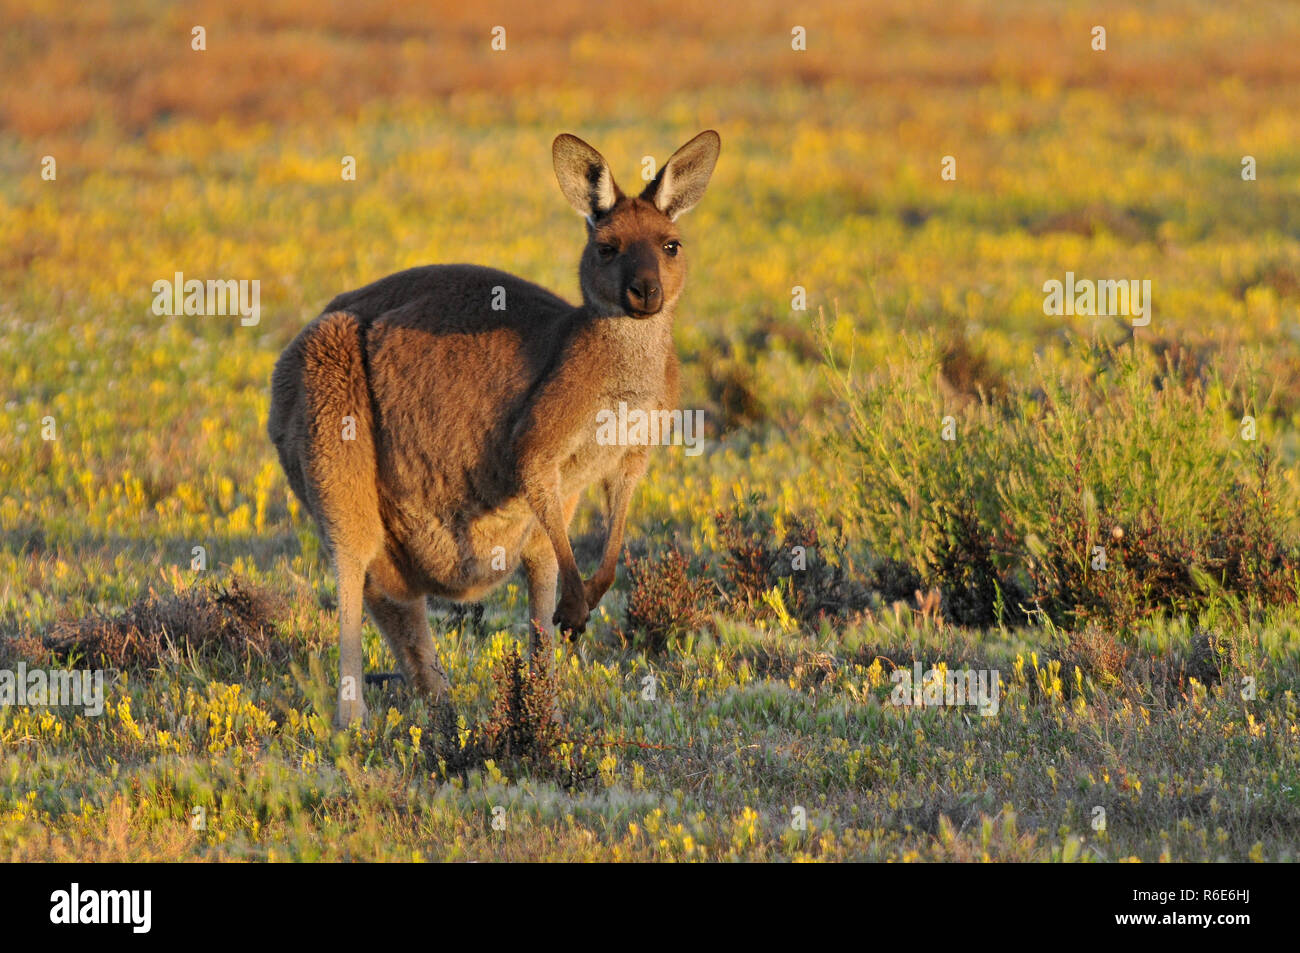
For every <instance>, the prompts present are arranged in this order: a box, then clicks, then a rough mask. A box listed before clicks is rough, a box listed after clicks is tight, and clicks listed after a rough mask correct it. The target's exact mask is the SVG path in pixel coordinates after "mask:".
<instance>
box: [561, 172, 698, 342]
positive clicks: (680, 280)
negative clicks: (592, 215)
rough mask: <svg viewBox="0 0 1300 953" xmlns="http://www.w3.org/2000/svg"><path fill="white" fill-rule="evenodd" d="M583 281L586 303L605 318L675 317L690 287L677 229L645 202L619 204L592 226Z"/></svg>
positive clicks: (632, 200) (666, 217) (581, 276)
mask: <svg viewBox="0 0 1300 953" xmlns="http://www.w3.org/2000/svg"><path fill="white" fill-rule="evenodd" d="M579 276H580V278H581V281H582V296H583V299H584V300H586V301H587V302H588V303H589V304H592V305H595V306H596V307H597V308H598V309H599V310H600V311H601V312H603V313H614V312H617V313H619V314H627V315H630V316H631V317H634V318H648V317H652V316H653V315H656V314H658V313H659V312H660V311H663V310H664V309H665V308H668V309H669V310H670V311H671V310H672V307H673V306H674V305H675V304H676V303H677V297H678V295H680V294H681V292H682V285H683V284H685V282H686V258H685V256H684V255H683V254H682V240H681V236H680V235H679V234H678V232H677V227H676V226H675V225H674V224H673V221H672V219H670V218H669V217H668V216H667V215H665V214H664V213H663V212H661V211H659V209H657V208H655V207H654V205H653V204H651V203H650V202H647V201H645V200H644V199H639V198H637V199H629V198H623V199H620V200H619V202H618V203H617V204H616V205H615V206H614V207H613V208H612V209H610V211H609V212H607V213H606V214H604V215H602V216H600V217H599V218H597V219H595V220H594V222H592V223H591V224H589V225H588V226H587V247H586V248H585V249H584V250H583V253H582V265H581V266H580V268H579Z"/></svg>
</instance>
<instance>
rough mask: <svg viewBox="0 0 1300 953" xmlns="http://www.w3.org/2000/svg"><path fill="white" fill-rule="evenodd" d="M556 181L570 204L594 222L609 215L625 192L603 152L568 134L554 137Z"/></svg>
mask: <svg viewBox="0 0 1300 953" xmlns="http://www.w3.org/2000/svg"><path fill="white" fill-rule="evenodd" d="M551 158H552V160H553V161H554V162H555V178H556V179H557V180H558V181H559V183H560V191H561V192H563V193H564V197H565V198H566V199H568V200H569V204H570V205H572V206H573V207H574V208H576V209H577V210H578V211H579V212H580V213H581V214H583V215H585V216H587V218H588V219H593V218H595V217H596V216H598V215H602V214H604V213H605V212H608V211H609V210H610V209H612V208H613V207H614V203H615V202H617V201H618V200H619V199H620V198H622V196H623V193H622V192H620V191H619V189H618V186H617V185H615V184H614V176H613V174H612V173H611V172H610V171H609V164H608V163H606V162H605V160H604V159H603V158H602V157H601V155H600V153H599V152H597V151H596V150H595V149H593V148H592V147H591V146H589V145H587V144H586V143H585V142H583V141H582V140H581V139H579V138H578V137H577V136H571V135H569V134H568V133H567V132H566V133H563V134H562V135H559V136H556V137H555V142H554V144H553V145H552V146H551Z"/></svg>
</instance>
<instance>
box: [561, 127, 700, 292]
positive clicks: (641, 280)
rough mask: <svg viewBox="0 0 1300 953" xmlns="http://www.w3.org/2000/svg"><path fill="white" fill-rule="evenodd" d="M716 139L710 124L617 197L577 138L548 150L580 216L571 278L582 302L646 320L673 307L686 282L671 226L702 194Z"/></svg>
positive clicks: (602, 166)
mask: <svg viewBox="0 0 1300 953" xmlns="http://www.w3.org/2000/svg"><path fill="white" fill-rule="evenodd" d="M721 147H722V140H721V139H720V138H718V134H717V133H716V132H714V131H713V130H712V129H710V130H708V131H707V132H702V133H700V134H699V135H698V136H696V137H695V138H694V139H692V140H691V141H690V142H688V143H686V145H684V146H682V147H681V148H680V149H678V150H677V151H676V152H674V153H673V156H672V158H671V159H669V160H668V161H667V162H666V163H665V164H664V167H663V168H662V169H660V170H659V174H658V175H656V176H655V177H654V180H653V181H651V182H650V184H649V185H647V186H646V187H645V190H644V191H642V193H641V194H640V195H639V196H635V197H634V196H627V195H624V194H623V192H622V190H620V189H619V187H618V186H617V185H615V184H614V176H613V175H612V174H611V173H610V171H609V165H608V164H607V163H606V162H605V160H604V159H603V158H602V157H601V155H600V153H599V152H597V151H596V150H595V149H593V148H592V147H591V146H589V145H587V144H586V143H585V142H583V141H582V140H581V139H579V138H578V137H577V136H570V135H568V134H567V133H566V134H564V135H562V136H559V137H557V138H556V140H555V144H554V146H553V147H552V150H551V151H552V155H553V158H554V160H555V177H556V178H557V179H559V181H560V190H561V191H562V192H563V193H564V197H565V198H567V199H568V200H569V202H570V204H572V205H573V207H574V208H575V209H577V210H578V211H579V212H580V213H581V214H582V215H584V216H585V217H586V219H587V247H586V248H585V249H583V252H582V264H581V265H580V266H579V269H578V277H579V280H580V282H581V284H582V300H583V304H585V305H586V306H587V307H589V308H591V309H593V310H594V311H596V312H597V313H598V314H600V315H602V316H610V317H612V316H615V315H629V316H631V317H633V318H649V317H653V316H654V315H656V314H659V313H660V312H663V311H667V312H668V313H671V312H672V309H673V307H674V305H676V304H677V298H678V296H679V295H680V294H681V293H682V286H683V285H684V284H685V282H686V256H685V254H684V253H683V250H682V239H681V236H680V234H678V231H677V226H676V224H675V222H676V220H677V216H679V215H681V214H682V213H683V212H686V211H689V210H690V209H692V208H694V207H695V204H696V203H697V202H699V200H700V199H701V197H703V195H704V189H705V187H706V186H707V185H708V184H709V176H711V175H712V174H713V166H714V164H715V163H717V161H718V151H719V149H721Z"/></svg>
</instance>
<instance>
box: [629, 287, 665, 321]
mask: <svg viewBox="0 0 1300 953" xmlns="http://www.w3.org/2000/svg"><path fill="white" fill-rule="evenodd" d="M663 297H664V293H663V288H661V287H660V285H659V279H658V278H635V279H633V280H632V282H631V283H630V284H629V285H628V286H627V301H628V304H630V305H631V306H632V309H633V310H635V311H638V312H640V313H641V314H654V313H655V312H657V311H658V310H659V308H660V307H661V306H662V305H663Z"/></svg>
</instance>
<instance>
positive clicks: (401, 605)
mask: <svg viewBox="0 0 1300 953" xmlns="http://www.w3.org/2000/svg"><path fill="white" fill-rule="evenodd" d="M366 609H367V610H368V611H369V612H370V617H371V618H372V619H374V620H375V625H377V626H378V627H379V631H380V632H381V633H382V634H383V636H384V639H385V640H386V641H387V642H388V646H389V648H391V649H392V650H393V655H394V656H396V658H397V664H398V665H399V666H401V669H402V674H403V675H404V676H405V677H406V680H407V682H408V683H409V684H410V685H412V686H414V687H415V689H416V690H417V691H418V692H420V693H421V694H422V695H424V696H425V697H426V698H428V699H429V700H430V701H431V702H433V703H434V704H440V703H442V702H445V701H447V700H448V699H449V698H450V697H451V685H450V684H449V683H448V681H447V673H446V671H445V670H444V669H443V667H442V662H440V661H439V660H438V652H437V650H436V649H435V648H434V647H433V634H432V632H430V631H429V613H428V607H427V606H426V605H425V601H424V597H423V596H418V597H416V598H414V599H411V600H406V601H399V600H397V599H393V598H390V597H389V596H387V595H385V594H384V593H383V592H381V591H379V589H378V587H376V586H374V585H367V587H366Z"/></svg>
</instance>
